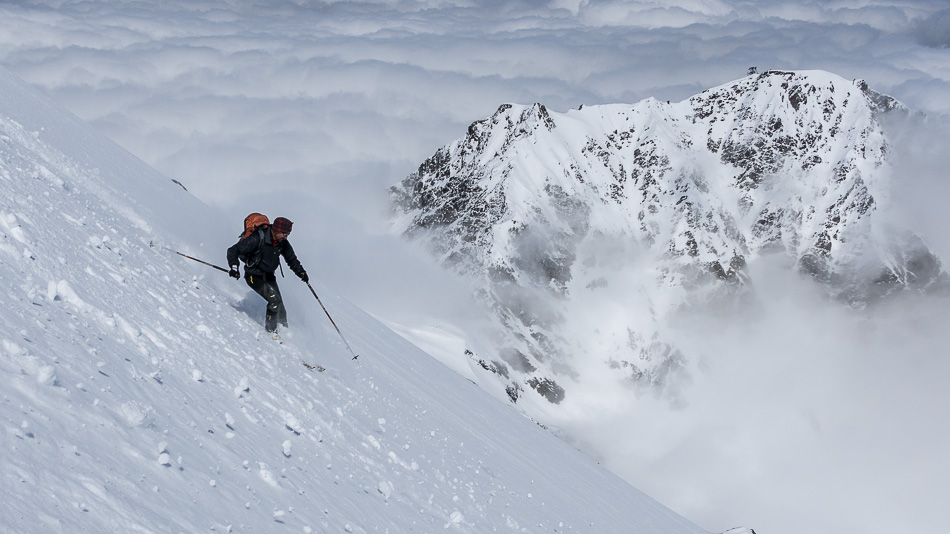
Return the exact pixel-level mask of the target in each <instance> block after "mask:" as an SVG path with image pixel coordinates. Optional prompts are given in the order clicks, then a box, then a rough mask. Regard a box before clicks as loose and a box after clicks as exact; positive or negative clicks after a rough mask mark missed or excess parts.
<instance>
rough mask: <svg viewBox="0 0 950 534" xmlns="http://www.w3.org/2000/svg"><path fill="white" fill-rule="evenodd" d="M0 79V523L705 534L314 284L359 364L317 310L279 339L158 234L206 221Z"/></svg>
mask: <svg viewBox="0 0 950 534" xmlns="http://www.w3.org/2000/svg"><path fill="white" fill-rule="evenodd" d="M0 91H2V92H3V94H4V104H3V106H4V107H2V108H0V291H2V292H3V295H4V306H3V307H2V308H0V317H2V319H3V325H4V329H3V330H2V331H0V450H2V454H3V458H4V461H3V462H2V463H0V494H2V495H3V496H4V501H5V505H4V507H5V510H6V511H5V512H4V513H3V514H0V531H4V532H94V531H99V532H178V531H181V532H199V531H208V530H213V531H225V532H231V531H235V532H282V531H288V532H356V533H361V532H394V533H395V532H436V531H443V530H448V531H453V532H491V531H507V532H633V531H637V532H657V533H659V532H663V533H675V532H689V533H698V532H702V530H701V529H699V528H698V527H696V526H694V525H692V524H691V523H689V522H688V521H687V520H685V519H683V518H681V517H679V516H677V515H676V514H674V513H673V512H671V511H669V510H668V509H666V508H664V507H662V506H661V505H659V504H658V503H656V502H654V501H653V500H652V499H650V498H649V497H647V496H645V495H643V494H642V493H640V492H639V491H637V490H636V489H634V488H632V487H630V486H629V485H627V484H626V483H624V482H622V481H621V480H620V479H618V478H616V477H614V476H613V475H610V474H609V473H607V472H606V471H605V470H603V469H601V468H600V467H599V466H597V465H596V464H595V463H594V462H593V461H591V460H590V459H588V458H586V457H584V456H582V455H581V454H580V453H578V452H576V451H574V450H573V449H571V448H570V447H569V446H567V445H566V444H564V443H562V442H561V441H559V440H558V439H557V438H555V437H554V436H552V435H550V434H549V433H547V432H545V431H544V430H542V429H540V428H538V427H537V426H535V425H534V424H533V423H531V422H530V421H528V420H527V419H525V418H523V417H522V416H520V415H519V414H517V413H516V412H515V410H514V409H512V408H510V407H508V406H505V405H503V404H501V403H498V402H496V401H494V400H492V399H491V398H490V397H489V396H488V395H486V394H485V393H484V392H482V391H481V390H479V389H478V388H477V387H476V386H475V385H474V384H472V383H470V382H468V381H466V380H464V379H462V378H460V377H459V376H457V375H456V374H454V373H453V372H452V371H450V370H448V369H446V368H444V367H442V366H441V365H439V364H437V363H435V361H434V360H432V359H431V358H429V357H428V356H426V355H425V354H424V353H422V352H421V351H419V350H418V349H416V348H415V347H413V346H412V345H410V344H408V343H407V342H405V341H403V340H402V339H401V338H400V337H398V336H397V335H396V334H394V333H392V332H391V331H389V330H388V329H386V328H384V327H383V326H382V325H380V324H379V323H377V322H376V321H374V320H372V319H370V318H369V317H368V316H367V315H365V314H363V313H362V312H361V311H359V310H358V309H356V308H354V307H352V306H351V305H349V304H348V303H346V302H345V301H344V300H343V299H341V298H339V297H336V296H334V295H333V294H332V292H330V291H328V290H327V289H326V288H321V287H319V286H318V284H314V285H317V286H318V288H317V289H318V290H319V292H320V294H321V295H323V297H322V298H323V299H324V301H325V302H326V303H327V305H328V307H329V308H330V309H331V311H332V313H333V314H334V318H335V320H336V321H337V323H338V324H340V325H341V327H342V328H344V329H345V331H346V335H347V338H348V340H349V341H350V342H351V343H352V344H353V345H354V347H359V349H358V352H360V353H361V357H360V359H359V360H358V361H352V360H351V359H350V357H349V354H348V352H347V351H346V350H345V348H344V346H343V345H342V343H341V342H340V341H339V338H337V337H336V334H335V332H333V331H332V330H330V329H329V328H328V327H327V325H325V324H323V323H322V322H321V323H320V324H304V325H300V326H299V327H296V328H295V329H292V330H290V331H288V332H287V335H285V336H284V337H285V340H286V341H285V343H283V344H277V343H275V342H274V341H273V340H271V339H270V338H269V337H268V336H266V335H264V334H263V333H262V332H261V328H260V325H259V322H258V318H256V317H250V316H248V315H247V314H245V313H244V312H242V311H240V310H239V309H237V301H238V300H240V299H241V298H243V296H244V295H245V293H244V289H245V288H244V287H243V286H240V288H239V289H238V287H239V286H238V285H237V284H234V283H231V282H232V281H231V280H229V279H226V277H224V276H223V275H220V276H219V274H218V273H216V272H214V271H212V270H210V269H208V268H206V267H204V266H201V265H199V264H195V263H192V262H188V261H187V260H184V259H182V258H180V257H177V256H174V255H173V254H168V253H165V252H163V251H161V250H159V249H157V248H152V247H150V246H149V243H150V242H151V241H152V240H155V239H158V240H159V241H167V242H168V243H169V246H172V244H174V246H176V247H182V248H184V250H186V251H191V252H192V253H194V254H198V251H203V252H205V253H208V254H213V255H214V256H212V257H210V258H209V259H212V260H214V259H218V258H220V257H223V250H224V248H226V246H227V245H229V244H230V243H226V242H224V241H221V242H219V243H215V244H214V245H213V246H212V247H210V248H208V249H202V245H201V244H199V243H193V242H192V240H193V239H197V237H196V234H198V233H200V232H197V231H195V230H194V229H195V228H208V227H215V228H217V227H219V225H220V223H218V222H216V221H212V220H211V219H213V216H212V215H211V214H210V211H207V210H204V209H202V208H201V207H200V205H199V204H197V202H196V201H194V200H193V199H192V197H190V195H189V194H187V193H185V192H184V191H182V190H181V189H180V188H178V187H177V186H175V185H173V184H171V182H170V181H168V180H167V179H164V178H161V177H160V176H158V175H157V174H155V173H154V171H151V170H150V169H148V168H147V167H146V166H145V165H144V164H142V163H139V162H137V160H134V158H132V157H131V156H130V155H128V154H127V153H125V152H124V151H122V150H121V149H119V148H118V147H115V146H114V145H112V144H111V143H110V142H108V141H107V140H105V139H104V138H99V137H97V134H95V133H94V132H93V131H92V130H91V129H86V127H85V126H84V125H82V124H81V123H78V121H76V120H75V119H73V118H71V117H69V116H68V115H66V114H64V113H63V112H61V111H59V110H57V109H55V108H53V107H52V106H51V105H49V104H47V103H46V102H45V101H43V100H39V99H36V97H34V96H31V95H30V94H24V93H23V92H24V91H25V89H22V87H21V86H20V85H18V83H17V82H16V81H14V80H13V78H12V77H11V76H10V75H9V74H7V73H5V72H0ZM31 120H32V122H33V123H34V124H24V123H27V122H30V121H31ZM44 121H45V124H42V123H43V122H44ZM36 123H40V124H36ZM68 139H74V140H75V141H73V142H71V143H69V144H66V145H64V144H63V143H64V142H65V141H64V140H68ZM63 146H65V148H64V149H63V150H66V151H67V152H69V154H64V153H63V152H61V151H60V147H63ZM78 157H89V158H93V159H91V160H83V161H81V162H80V161H79V160H77V159H76V158H78ZM87 165H88V166H87ZM92 165H96V167H93V166H92ZM139 178H141V179H139ZM158 214H164V215H163V216H162V217H161V218H158ZM221 226H223V225H221ZM208 250H211V251H212V252H210V253H209V252H208ZM284 284H285V285H287V286H289V284H290V282H289V281H287V282H284ZM291 288H292V289H291ZM284 291H285V292H288V291H301V288H299V287H293V286H289V287H288V289H285V290H284ZM260 309H261V310H263V303H262V302H261V303H260ZM315 316H316V315H315ZM301 360H303V361H306V362H308V363H311V364H322V365H324V366H326V367H327V368H328V369H327V371H326V372H324V373H317V372H313V371H309V370H307V369H305V368H304V367H303V366H302V365H301Z"/></svg>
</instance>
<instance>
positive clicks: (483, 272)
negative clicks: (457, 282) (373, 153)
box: [392, 71, 947, 420]
mask: <svg viewBox="0 0 950 534" xmlns="http://www.w3.org/2000/svg"><path fill="white" fill-rule="evenodd" d="M888 112H896V113H906V110H905V109H904V108H903V107H902V106H901V105H900V104H899V103H897V102H896V101H894V100H893V99H891V98H889V97H886V96H884V95H880V94H878V93H875V92H873V91H871V90H870V89H869V88H868V87H867V85H866V84H864V83H863V82H861V81H860V80H855V81H852V80H845V79H842V78H840V77H838V76H835V75H833V74H830V73H827V72H822V71H803V72H779V71H771V72H767V73H763V74H756V75H750V76H748V77H746V78H743V79H741V80H737V81H735V82H732V83H728V84H725V85H723V86H720V87H716V88H713V89H710V90H708V91H704V92H703V93H702V94H699V95H696V96H694V97H692V98H690V99H687V100H684V101H682V102H678V103H670V102H659V101H657V100H654V99H647V100H645V101H642V102H640V103H638V104H635V105H620V104H616V105H604V106H592V107H582V108H581V109H578V110H573V111H570V112H567V113H563V114H559V113H552V112H549V111H548V110H547V109H546V108H545V107H544V106H543V105H541V104H535V105H533V106H517V105H508V104H506V105H503V106H501V107H500V108H499V109H498V111H497V112H496V113H495V114H494V115H493V116H492V117H490V118H487V119H484V120H481V121H478V122H475V123H473V124H472V125H471V126H470V127H469V129H468V133H467V135H466V136H465V137H464V138H462V139H459V140H457V141H455V142H453V143H451V144H449V145H447V146H445V147H443V148H442V149H440V150H439V151H438V152H437V153H436V154H435V155H434V156H433V157H432V158H430V159H429V160H427V161H426V162H424V163H423V164H422V165H421V166H420V167H419V170H418V171H417V172H415V173H413V174H412V175H410V176H409V177H408V178H406V179H405V180H404V181H403V182H401V183H400V184H398V185H396V186H394V187H393V188H392V194H393V201H394V206H395V208H396V212H397V216H396V219H395V228H396V230H397V231H398V232H401V233H404V234H405V235H407V236H409V237H412V238H418V239H420V240H422V241H423V242H425V243H426V244H427V245H428V247H429V248H430V249H431V250H432V251H433V252H435V254H436V255H437V256H438V257H439V259H440V261H441V262H442V263H443V264H444V265H447V266H450V267H452V268H454V269H455V270H457V271H458V272H461V273H465V274H466V275H470V276H471V277H472V278H473V279H474V280H475V286H476V288H477V291H479V292H480V293H481V295H482V296H483V300H484V301H485V302H486V303H487V304H488V307H489V308H490V309H491V310H492V313H493V314H494V315H495V316H496V318H497V321H498V324H499V328H498V330H499V332H500V334H499V335H498V339H497V340H496V341H495V342H494V344H486V343H483V342H482V343H480V342H479V340H472V341H471V344H472V347H471V349H472V350H470V351H469V354H470V356H471V358H473V359H474V360H476V361H477V362H478V363H479V364H480V365H481V366H482V367H483V368H485V369H487V370H489V371H491V372H493V373H495V374H496V375H497V376H498V377H500V379H501V381H502V382H503V383H504V388H505V391H506V393H507V395H508V397H509V398H510V399H511V400H512V401H513V402H521V403H522V404H527V405H528V407H527V411H528V413H531V414H532V415H534V416H536V417H541V418H542V420H544V419H545V418H544V417H543V415H542V414H543V412H544V410H546V408H545V407H543V406H538V403H537V400H538V397H539V395H540V397H543V398H544V399H545V400H547V401H548V402H550V403H553V404H559V403H561V402H562V401H563V400H564V399H565V398H566V396H568V395H570V392H571V387H572V384H574V383H577V382H587V383H589V382H590V381H592V380H596V379H597V378H596V377H597V375H599V374H600V373H601V371H602V370H603V369H610V370H612V372H613V374H615V375H616V376H618V377H623V378H625V379H626V380H628V381H629V382H630V383H631V384H632V385H635V386H638V387H645V388H647V389H651V390H653V391H654V392H656V393H659V394H662V395H664V396H665V397H667V398H669V399H670V400H671V401H672V402H673V403H677V402H679V398H678V397H679V391H680V384H681V383H682V382H683V381H684V380H686V379H687V377H688V374H689V373H688V369H689V368H690V367H692V366H694V365H695V360H696V355H694V354H687V353H685V352H684V351H683V350H682V348H681V346H680V344H679V343H678V342H677V340H676V339H675V335H674V333H673V331H672V330H671V329H670V328H669V326H668V325H669V323H670V322H671V319H673V318H674V317H675V316H676V314H677V313H679V312H681V311H683V310H684V309H690V308H694V307H698V306H713V307H719V308H720V309H721V310H722V311H724V312H730V313H732V312H736V311H738V310H741V309H742V308H746V309H747V308H748V307H749V306H748V304H749V303H750V299H753V298H754V296H751V295H749V290H750V288H751V287H752V285H753V284H754V281H750V278H749V274H748V269H747V267H746V266H747V264H748V263H749V262H750V261H751V260H753V259H754V258H757V257H761V256H763V255H769V254H779V255H782V256H784V257H786V258H787V259H788V261H789V262H791V263H792V264H794V265H795V266H796V268H797V270H799V271H800V272H802V273H803V274H805V275H807V276H809V277H812V278H813V279H815V280H817V281H818V282H819V283H821V284H822V285H823V287H824V288H825V289H826V290H827V291H828V292H829V293H830V294H831V295H833V296H834V297H835V298H836V299H838V300H840V301H843V302H847V303H850V304H851V305H854V306H862V305H864V304H866V303H867V302H869V301H873V300H875V299H879V298H881V297H882V296H884V295H887V294H890V293H893V292H895V291H896V290H899V289H907V288H909V289H915V290H930V289H934V288H937V287H942V288H945V287H947V275H946V273H944V272H943V270H942V268H941V264H940V261H939V260H938V259H937V258H936V256H934V255H933V254H932V253H931V252H930V251H929V250H928V249H927V248H926V246H924V245H923V243H921V242H920V240H919V239H917V238H915V237H914V236H912V235H910V236H905V235H902V234H897V233H894V234H890V233H888V230H887V229H885V228H883V225H881V224H874V217H873V216H874V214H875V212H876V210H877V209H878V205H879V204H881V203H882V202H884V203H886V202H887V187H886V184H885V183H883V182H884V177H885V176H886V168H885V163H886V154H887V149H888V147H887V141H886V138H885V135H884V133H883V131H882V128H881V126H880V124H879V122H878V119H877V117H878V116H879V115H880V114H882V113H888ZM742 299H745V303H742ZM578 310H584V313H578ZM608 373H609V371H608ZM532 389H533V390H535V392H536V393H537V394H539V395H536V394H535V393H534V392H531V391H530V390H532ZM525 391H528V392H529V393H525Z"/></svg>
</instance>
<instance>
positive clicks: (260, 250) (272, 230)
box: [228, 217, 310, 339]
mask: <svg viewBox="0 0 950 534" xmlns="http://www.w3.org/2000/svg"><path fill="white" fill-rule="evenodd" d="M265 222H266V219H265ZM293 224H294V223H292V222H291V221H290V220H289V219H285V218H284V217H278V218H276V219H274V223H273V224H271V225H269V226H268V225H261V226H259V227H258V228H257V229H255V230H254V231H253V232H251V233H250V234H249V235H247V236H246V237H242V238H241V239H240V240H239V241H238V242H237V243H235V244H234V245H233V246H232V247H231V248H229V249H228V266H229V267H230V268H231V270H230V271H228V274H229V275H230V276H231V277H232V278H240V276H241V273H240V272H239V271H238V266H239V265H240V264H239V263H238V260H241V261H243V262H244V281H245V282H247V285H249V286H250V287H251V289H253V290H254V291H255V292H257V294H258V295H260V296H262V297H264V300H266V301H267V315H266V318H265V321H264V329H265V330H267V331H268V332H270V333H272V334H273V336H274V339H278V338H279V336H278V334H277V324H278V323H279V324H281V325H283V326H284V328H286V327H287V310H286V309H285V308H284V301H283V299H282V298H281V296H280V288H278V287H277V277H276V276H275V275H274V271H276V270H277V268H278V267H279V266H280V256H283V257H284V259H285V260H286V261H287V266H288V267H290V269H291V270H292V271H293V272H294V274H296V275H297V276H299V277H300V279H301V280H303V281H304V283H308V282H310V277H309V276H307V271H305V270H304V268H303V266H302V265H300V261H299V260H298V259H297V255H296V254H294V248H293V247H292V246H290V241H288V240H287V236H288V235H290V231H291V229H292V228H293Z"/></svg>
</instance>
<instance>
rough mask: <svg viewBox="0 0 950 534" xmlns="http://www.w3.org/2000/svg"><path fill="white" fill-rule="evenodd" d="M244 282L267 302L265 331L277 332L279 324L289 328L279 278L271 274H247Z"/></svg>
mask: <svg viewBox="0 0 950 534" xmlns="http://www.w3.org/2000/svg"><path fill="white" fill-rule="evenodd" d="M244 281H245V282H247V285H249V286H250V287H251V289H253V290H254V291H255V292H256V293H257V294H258V295H260V296H262V297H264V300H266V301H267V315H266V316H265V318H264V329H265V330H267V331H268V332H276V331H277V323H280V324H281V325H283V326H284V328H286V327H287V309H286V308H284V299H282V298H281V296H280V288H279V287H277V277H276V276H274V273H270V274H262V275H261V274H245V275H244Z"/></svg>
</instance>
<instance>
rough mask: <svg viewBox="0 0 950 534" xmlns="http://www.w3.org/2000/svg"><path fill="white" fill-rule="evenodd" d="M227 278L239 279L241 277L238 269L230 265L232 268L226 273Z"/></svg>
mask: <svg viewBox="0 0 950 534" xmlns="http://www.w3.org/2000/svg"><path fill="white" fill-rule="evenodd" d="M228 276H230V277H231V278H240V277H241V273H239V272H238V268H237V267H235V266H233V265H232V266H231V270H230V271H228Z"/></svg>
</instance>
